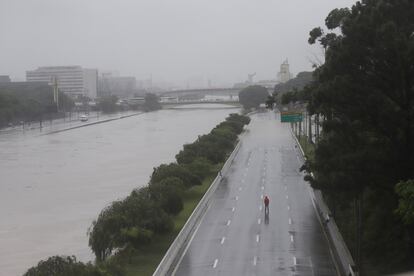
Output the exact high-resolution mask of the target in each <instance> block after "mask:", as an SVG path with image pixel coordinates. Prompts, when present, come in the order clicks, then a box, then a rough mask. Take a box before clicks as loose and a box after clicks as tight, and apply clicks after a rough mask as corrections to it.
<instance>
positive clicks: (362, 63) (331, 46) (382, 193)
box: [308, 0, 414, 272]
mask: <svg viewBox="0 0 414 276" xmlns="http://www.w3.org/2000/svg"><path fill="white" fill-rule="evenodd" d="M413 13H414V2H413V1H407V0H396V1H392V0H380V1H377V0H363V1H361V2H357V3H356V4H355V5H354V6H353V7H352V9H350V10H349V9H335V10H333V11H332V12H331V13H330V14H329V15H328V17H327V18H326V20H325V23H326V27H327V28H328V30H331V32H328V33H325V32H324V30H323V29H322V28H315V29H313V30H312V31H311V32H310V38H309V42H310V43H315V42H319V43H320V44H321V45H322V47H323V48H324V49H325V60H326V61H325V64H323V65H322V66H320V67H319V68H317V69H316V71H315V77H316V84H315V85H314V86H313V87H312V91H311V94H310V99H309V111H310V112H311V113H313V114H319V115H321V116H322V117H323V118H324V121H323V137H322V140H321V141H320V143H319V144H318V147H317V149H316V151H315V158H314V162H311V164H309V166H310V170H312V171H313V172H314V175H315V177H314V178H313V179H312V182H311V183H312V184H313V185H314V186H315V187H317V188H320V189H322V190H323V191H324V193H325V194H326V195H327V196H328V197H330V198H332V199H333V200H332V201H334V202H335V201H338V200H348V202H353V205H354V206H356V207H355V211H356V213H357V215H356V217H355V221H356V234H355V235H354V238H353V240H354V241H355V244H356V247H355V252H354V257H355V258H356V260H357V263H358V264H359V265H362V263H363V260H362V255H363V253H362V250H366V252H370V254H369V255H367V256H369V258H370V260H371V261H372V262H374V263H375V264H376V265H377V266H380V264H381V263H384V262H385V260H389V259H393V260H397V259H400V260H403V259H404V258H406V256H407V255H408V254H409V253H408V252H407V251H406V249H407V246H405V245H404V242H403V240H402V239H400V238H398V237H399V236H405V233H406V229H404V228H403V227H401V225H398V224H396V223H395V220H394V219H393V212H392V210H394V209H395V208H396V202H397V200H396V195H395V193H394V186H395V185H396V183H398V182H399V181H400V180H408V179H413V178H414V159H413V158H414V136H413V135H414V134H413V133H414V132H413V131H414V86H413V79H414V67H413V66H412V64H414V36H413V33H414V24H413V19H412V14H413ZM310 178H311V177H310V176H309V177H308V179H310ZM343 195H347V196H346V197H343ZM335 199H338V200H335ZM364 205H365V206H367V207H370V208H372V209H370V210H369V212H368V211H367V210H365V209H364V208H363V206H364ZM348 206H349V208H352V207H351V206H352V205H351V204H348ZM373 206H375V208H374V207H373ZM337 221H338V220H337ZM339 221H340V220H339ZM362 221H364V224H365V226H364V225H363V224H362ZM364 229H370V231H365V232H364ZM373 229H378V230H376V231H375V230H373ZM379 231H380V232H379ZM346 238H347V237H346ZM378 239H381V240H387V241H388V243H387V245H385V244H384V243H378V242H377V241H378ZM348 240H349V236H348ZM362 240H363V242H364V246H362ZM385 246H387V248H385ZM377 252H381V253H378V254H377ZM362 272H363V271H362Z"/></svg>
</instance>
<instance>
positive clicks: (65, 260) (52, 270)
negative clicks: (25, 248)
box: [24, 256, 109, 276]
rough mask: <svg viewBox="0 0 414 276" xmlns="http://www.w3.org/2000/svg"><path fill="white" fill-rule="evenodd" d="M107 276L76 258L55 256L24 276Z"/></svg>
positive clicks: (31, 269) (40, 263) (41, 262)
mask: <svg viewBox="0 0 414 276" xmlns="http://www.w3.org/2000/svg"><path fill="white" fill-rule="evenodd" d="M46 275H56V276H72V275H79V276H104V275H105V276H106V275H108V276H109V274H107V273H105V272H103V271H101V270H100V269H98V268H97V267H95V266H93V265H92V264H90V263H88V264H84V263H82V262H79V261H77V260H76V257H75V256H53V257H49V258H48V259H47V260H46V261H40V262H39V263H38V265H37V266H35V267H32V268H30V269H29V270H28V271H27V272H26V273H25V274H24V276H46Z"/></svg>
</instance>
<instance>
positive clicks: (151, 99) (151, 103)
mask: <svg viewBox="0 0 414 276" xmlns="http://www.w3.org/2000/svg"><path fill="white" fill-rule="evenodd" d="M158 109H161V104H160V102H159V98H158V96H157V95H155V94H152V93H147V94H145V103H144V110H145V111H153V110H158Z"/></svg>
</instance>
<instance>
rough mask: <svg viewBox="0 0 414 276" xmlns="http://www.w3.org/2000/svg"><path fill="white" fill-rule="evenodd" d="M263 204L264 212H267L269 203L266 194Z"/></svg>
mask: <svg viewBox="0 0 414 276" xmlns="http://www.w3.org/2000/svg"><path fill="white" fill-rule="evenodd" d="M263 201H264V205H265V214H268V213H269V203H270V199H269V197H268V196H265V197H264V199H263Z"/></svg>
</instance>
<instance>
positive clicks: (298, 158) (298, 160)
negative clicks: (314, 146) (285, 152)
mask: <svg viewBox="0 0 414 276" xmlns="http://www.w3.org/2000/svg"><path fill="white" fill-rule="evenodd" d="M296 157H297V158H298V161H299V163H300V159H299V156H297V155H296Z"/></svg>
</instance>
